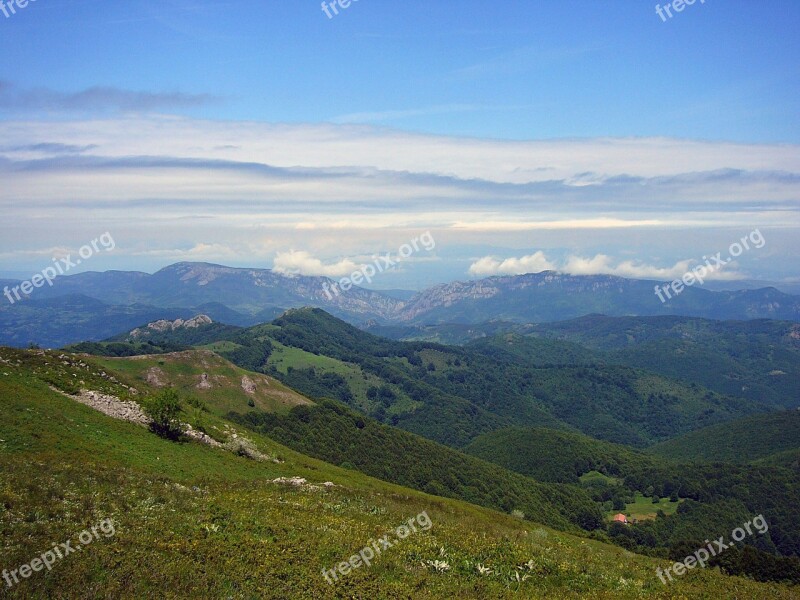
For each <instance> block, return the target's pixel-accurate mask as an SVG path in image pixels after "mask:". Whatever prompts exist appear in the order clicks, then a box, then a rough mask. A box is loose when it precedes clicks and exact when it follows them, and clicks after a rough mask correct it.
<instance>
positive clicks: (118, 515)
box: [0, 349, 796, 600]
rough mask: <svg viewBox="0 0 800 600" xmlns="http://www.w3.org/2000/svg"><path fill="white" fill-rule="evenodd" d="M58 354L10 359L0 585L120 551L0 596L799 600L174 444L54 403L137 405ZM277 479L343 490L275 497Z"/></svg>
mask: <svg viewBox="0 0 800 600" xmlns="http://www.w3.org/2000/svg"><path fill="white" fill-rule="evenodd" d="M53 356H54V354H45V353H42V354H41V355H33V354H31V353H27V352H16V351H14V352H11V351H6V350H4V349H0V472H2V478H0V531H1V532H2V535H1V536H0V540H2V542H0V544H1V546H0V548H1V549H0V557H2V558H0V569H16V568H18V567H19V566H20V565H22V564H26V563H29V562H30V561H31V559H33V558H34V557H36V556H38V555H40V554H41V553H42V552H44V551H46V550H48V549H49V548H51V547H52V545H53V544H54V543H55V542H65V541H66V540H74V539H75V537H76V536H77V534H78V532H80V531H81V530H83V529H85V528H86V527H89V526H91V525H94V524H97V523H98V522H100V521H101V520H102V519H105V518H111V519H113V522H114V525H115V535H113V536H112V537H108V538H103V539H100V540H98V541H96V542H94V543H93V544H92V545H91V546H87V547H86V548H84V549H82V550H81V551H80V552H76V553H74V554H72V555H71V556H68V557H65V558H64V559H63V560H61V561H59V562H58V563H57V564H56V565H55V566H54V567H53V570H52V571H49V572H47V571H43V572H39V573H33V575H32V576H31V577H30V578H29V579H27V580H24V581H23V582H22V583H20V584H19V585H18V586H15V587H14V588H12V589H10V590H9V589H7V588H5V587H0V590H2V591H0V596H2V597H11V598H68V597H69V598H74V597H85V598H147V597H163V598H187V597H202V598H236V599H238V598H242V599H244V598H247V599H250V598H253V599H255V598H276V599H277V598H281V599H285V598H290V599H291V598H300V599H306V598H308V599H328V598H331V599H333V598H358V599H370V600H372V599H377V600H380V599H390V598H391V599H394V598H398V599H399V598H415V599H416V598H420V599H423V600H424V599H433V598H459V599H462V598H463V599H479V598H491V599H506V598H553V597H562V598H568V599H571V598H576V599H577V598H597V599H599V598H603V599H605V598H608V599H627V598H631V599H632V598H718V597H736V598H740V599H747V598H786V599H788V598H792V597H796V596H795V594H794V591H793V590H792V589H791V588H787V587H783V586H778V585H763V584H757V583H754V582H751V581H747V580H744V579H738V578H728V577H724V576H722V575H720V574H719V573H717V572H714V571H711V570H705V571H697V570H696V571H693V572H691V573H690V574H688V575H686V576H685V577H683V578H681V579H680V580H678V581H676V582H675V583H673V584H672V585H670V586H669V587H665V586H663V585H662V584H661V583H660V582H659V580H658V579H657V577H656V576H655V572H654V570H655V568H656V566H658V565H659V564H661V566H666V565H665V564H664V563H660V562H659V561H655V560H653V559H650V558H646V557H641V556H637V555H633V554H630V553H629V552H626V551H625V550H623V549H621V548H619V547H614V546H608V545H605V544H603V543H600V542H598V541H594V540H589V539H583V538H580V537H575V536H572V535H568V534H564V533H559V532H556V531H553V530H551V529H549V528H548V527H546V525H536V524H533V523H530V522H526V521H520V520H518V519H515V518H513V517H510V516H507V515H504V514H500V513H497V512H493V511H490V510H486V509H481V508H478V507H475V506H472V505H469V504H466V503H463V502H459V501H453V500H446V499H442V498H438V497H434V496H429V495H426V494H422V493H419V492H415V491H412V490H409V489H406V488H402V487H399V486H395V485H390V484H387V483H384V482H382V481H379V480H376V479H372V478H369V477H366V476H364V475H361V474H359V473H357V472H353V471H348V470H343V469H340V468H337V467H334V466H331V465H328V464H325V463H322V462H320V461H316V460H314V459H311V458H308V457H305V456H303V455H300V454H298V453H296V452H293V451H291V450H289V449H287V448H284V447H281V446H280V445H278V444H276V443H274V442H272V441H271V440H269V439H267V438H264V437H261V436H257V435H255V434H253V435H252V438H253V440H254V442H255V443H256V444H257V445H258V447H259V449H260V450H261V451H262V452H265V453H270V454H273V455H278V456H281V457H282V459H283V461H284V462H281V463H273V462H263V463H262V462H254V461H250V460H247V459H245V458H242V457H238V456H235V455H233V454H231V453H228V452H225V451H222V450H219V449H214V448H211V447H209V446H205V445H201V444H198V443H195V442H190V443H174V442H168V441H165V440H162V439H161V438H159V437H157V436H155V435H154V434H152V433H150V432H149V431H148V430H147V429H145V428H143V427H139V426H136V425H133V424H130V423H125V422H122V421H117V420H114V419H111V418H109V417H106V416H105V415H103V414H101V413H99V412H96V411H94V410H92V409H90V408H88V407H86V406H83V405H81V404H79V403H77V402H75V401H73V400H71V399H70V398H68V397H66V396H64V395H63V394H60V393H58V392H56V391H53V390H52V389H51V388H50V386H51V385H55V386H56V387H58V386H60V385H67V384H70V383H71V380H73V379H77V378H78V377H72V374H73V373H71V371H72V370H73V368H74V367H73V365H74V364H78V362H80V363H83V364H86V365H87V366H86V368H85V369H84V370H83V372H82V373H80V374H79V373H75V375H76V376H77V375H79V376H80V377H81V378H82V379H83V381H84V382H86V383H89V382H91V383H92V384H94V383H96V384H98V385H107V386H108V387H109V388H113V389H116V390H117V391H119V390H124V388H122V387H121V385H122V384H117V383H114V382H113V381H109V380H108V379H107V377H108V374H107V375H106V377H103V376H101V375H100V373H102V371H103V370H104V369H105V368H106V367H105V365H100V364H97V363H94V362H93V361H91V360H89V359H85V358H82V357H80V358H72V357H69V358H68V360H67V362H69V365H60V366H59V365H55V364H54V361H53ZM73 361H76V362H73ZM62 362H63V361H62ZM44 363H48V364H47V365H45V364H44ZM51 363H53V364H51ZM45 367H47V368H45ZM62 367H63V368H62ZM44 377H47V378H48V380H47V381H45V380H44V379H43V378H44ZM113 389H110V390H109V391H113ZM209 418H214V419H216V418H217V417H214V416H213V415H211V416H210V417H209ZM281 476H283V477H290V476H301V477H304V478H306V479H308V480H309V481H310V482H313V483H320V482H324V481H332V482H334V483H335V484H336V486H335V487H333V488H330V489H328V488H323V487H318V488H313V489H312V488H309V487H291V486H286V485H283V484H278V483H274V482H273V481H272V480H273V479H274V478H276V477H281ZM423 511H426V512H427V513H428V515H429V517H430V519H431V521H432V523H433V527H432V528H431V529H430V530H429V531H425V532H419V533H416V534H413V535H412V536H410V537H409V538H407V539H405V540H403V541H402V542H399V543H398V544H397V545H395V546H394V547H393V548H390V549H388V550H386V552H385V553H384V554H383V555H381V556H380V558H379V559H378V560H376V561H375V563H374V564H373V565H372V566H371V567H369V568H367V567H362V568H360V569H357V570H355V571H354V572H352V573H351V574H350V575H348V576H346V577H344V578H343V579H342V580H341V581H340V582H339V583H337V584H336V585H335V586H332V585H329V584H327V583H326V582H325V580H324V578H323V577H322V570H323V569H329V568H331V567H332V566H334V564H337V563H339V562H342V561H345V560H347V559H348V557H350V556H351V555H353V554H354V553H356V552H358V551H359V550H360V549H361V548H363V547H364V546H366V545H367V544H368V543H369V542H370V540H375V539H378V538H379V537H381V536H383V535H385V534H387V533H389V532H390V531H391V530H392V529H393V528H394V527H396V526H397V525H399V524H401V523H404V522H406V521H407V520H408V519H409V518H411V517H413V516H415V515H418V514H420V513H421V512H423ZM434 561H440V562H439V563H437V564H439V565H440V567H441V569H440V570H437V569H436V568H434V567H432V566H431V564H434ZM442 563H445V564H446V565H447V567H448V568H447V569H444V567H443V566H441V565H442ZM480 569H483V570H484V573H485V574H483V575H482V574H481V573H480V572H479V571H480ZM487 569H488V571H486V570H487ZM0 585H3V583H2V581H0Z"/></svg>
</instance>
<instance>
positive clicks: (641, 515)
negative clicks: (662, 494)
mask: <svg viewBox="0 0 800 600" xmlns="http://www.w3.org/2000/svg"><path fill="white" fill-rule="evenodd" d="M680 502H681V501H680V500H678V502H670V501H669V498H661V499H659V501H658V504H653V500H652V498H648V497H646V496H644V495H642V494H641V493H639V492H636V498H635V500H634V502H632V503H629V504H626V505H625V510H622V511H620V510H612V511H610V512H609V513H608V515H607V516H608V518H609V519H610V518H611V517H612V516H614V515H616V514H618V513H620V512H622V513H624V514H625V516H626V517H628V519H637V520H639V521H645V520H648V519H655V518H656V513H657V512H658V511H659V510H661V511H664V514H667V515H671V514H673V513H675V511H676V510H678V505H679V504H680Z"/></svg>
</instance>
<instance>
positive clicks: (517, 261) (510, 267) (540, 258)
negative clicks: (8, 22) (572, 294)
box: [469, 251, 745, 281]
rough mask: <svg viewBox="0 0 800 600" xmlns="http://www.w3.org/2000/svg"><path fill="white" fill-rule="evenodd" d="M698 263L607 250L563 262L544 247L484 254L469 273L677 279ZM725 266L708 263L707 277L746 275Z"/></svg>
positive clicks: (471, 267)
mask: <svg viewBox="0 0 800 600" xmlns="http://www.w3.org/2000/svg"><path fill="white" fill-rule="evenodd" d="M697 264H698V261H695V260H681V261H678V262H676V263H675V264H674V265H672V266H669V267H658V266H655V265H648V264H646V263H644V262H641V261H634V260H625V261H621V262H617V263H615V261H614V259H613V258H612V257H610V256H608V255H606V254H597V255H595V256H593V257H589V258H587V257H583V256H574V255H573V256H568V257H567V258H566V259H565V260H564V261H563V262H562V263H561V264H559V263H557V262H554V261H551V260H550V259H548V258H547V256H546V255H545V254H544V252H542V251H538V252H536V253H534V254H530V255H527V256H522V257H519V258H506V259H504V260H500V259H497V258H495V257H492V256H485V257H483V258H480V259H478V260H476V261H475V262H473V263H472V264H471V265H470V267H469V274H470V275H473V276H478V277H488V276H491V275H524V274H526V273H540V272H542V271H559V272H561V273H567V274H569V275H616V276H618V277H626V278H628V279H655V280H658V281H671V280H673V279H678V278H680V277H682V276H683V274H684V273H687V272H688V271H690V270H691V269H692V268H694V267H695V266H696V265H697ZM726 267H727V268H725V267H714V266H707V267H706V269H707V271H708V273H707V277H706V279H716V280H729V281H733V280H738V279H744V278H745V275H743V274H742V273H739V272H738V271H736V270H735V267H736V264H735V263H730V264H728V265H726Z"/></svg>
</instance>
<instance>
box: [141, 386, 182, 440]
mask: <svg viewBox="0 0 800 600" xmlns="http://www.w3.org/2000/svg"><path fill="white" fill-rule="evenodd" d="M143 408H144V412H145V413H146V414H147V416H148V417H150V419H151V420H152V423H151V424H150V428H151V429H152V430H153V431H154V432H156V433H157V434H158V435H160V436H161V437H163V438H166V439H169V440H177V439H178V438H179V437H180V436H181V434H182V433H183V427H182V426H181V423H180V420H179V419H178V415H179V414H180V412H181V401H180V398H179V397H178V392H176V391H175V390H174V389H172V388H167V389H165V390H162V391H161V392H159V393H158V394H156V395H155V396H151V397H150V398H148V399H147V400H146V401H145V402H144V407H143Z"/></svg>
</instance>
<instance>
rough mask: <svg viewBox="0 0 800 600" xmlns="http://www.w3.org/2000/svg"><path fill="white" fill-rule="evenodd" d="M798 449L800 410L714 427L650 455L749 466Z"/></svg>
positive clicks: (663, 445) (670, 442)
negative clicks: (711, 441) (750, 463)
mask: <svg viewBox="0 0 800 600" xmlns="http://www.w3.org/2000/svg"><path fill="white" fill-rule="evenodd" d="M709 440H713V441H714V443H713V444H711V443H709ZM798 446H800V410H790V411H779V412H773V413H767V414H765V415H756V416H753V417H745V418H743V419H736V420H735V421H729V422H727V423H720V424H719V425H712V426H711V427H706V428H704V429H699V430H697V431H692V432H689V433H686V434H684V435H682V436H680V437H677V438H674V439H671V440H668V441H666V442H662V443H660V444H657V445H655V446H652V447H651V448H649V449H648V452H652V453H653V454H657V455H659V456H663V457H665V458H672V459H676V460H681V461H706V462H732V463H747V462H753V461H757V460H764V459H769V458H770V457H772V456H773V455H778V454H782V453H783V452H786V451H792V450H796V449H797V447H798Z"/></svg>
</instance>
